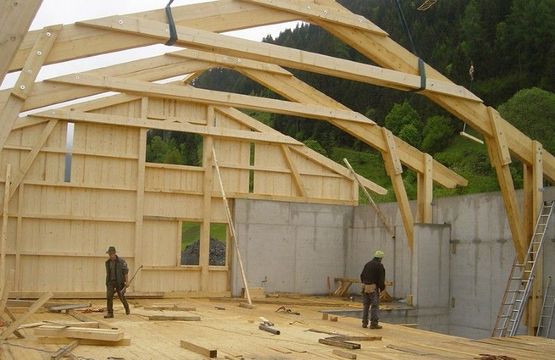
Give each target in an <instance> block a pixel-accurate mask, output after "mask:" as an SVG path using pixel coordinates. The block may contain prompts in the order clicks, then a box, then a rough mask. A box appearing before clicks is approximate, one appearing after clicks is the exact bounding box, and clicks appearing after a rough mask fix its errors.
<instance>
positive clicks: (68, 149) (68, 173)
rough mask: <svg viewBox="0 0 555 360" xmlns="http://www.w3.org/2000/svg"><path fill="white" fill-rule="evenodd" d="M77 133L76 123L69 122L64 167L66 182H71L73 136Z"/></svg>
mask: <svg viewBox="0 0 555 360" xmlns="http://www.w3.org/2000/svg"><path fill="white" fill-rule="evenodd" d="M74 134H75V124H74V123H72V122H68V123H67V130H66V156H65V169H64V182H71V160H72V155H73V136H74Z"/></svg>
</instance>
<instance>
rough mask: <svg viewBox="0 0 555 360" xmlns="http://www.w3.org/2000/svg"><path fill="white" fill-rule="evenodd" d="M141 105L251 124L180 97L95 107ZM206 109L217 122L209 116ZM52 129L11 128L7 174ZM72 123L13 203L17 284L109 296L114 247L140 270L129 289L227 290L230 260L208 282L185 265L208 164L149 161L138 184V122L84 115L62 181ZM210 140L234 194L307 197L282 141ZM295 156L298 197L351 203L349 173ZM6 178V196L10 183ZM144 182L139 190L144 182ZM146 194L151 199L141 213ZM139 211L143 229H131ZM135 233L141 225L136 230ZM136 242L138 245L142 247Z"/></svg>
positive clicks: (217, 200)
mask: <svg viewBox="0 0 555 360" xmlns="http://www.w3.org/2000/svg"><path fill="white" fill-rule="evenodd" d="M145 104H148V105H147V106H148V110H147V114H146V117H148V118H150V119H154V120H159V121H168V120H171V121H183V122H191V123H194V124H197V125H205V126H218V127H227V128H232V129H236V130H249V129H248V127H247V126H245V125H244V124H242V123H241V122H240V121H237V120H235V119H232V118H230V117H228V116H227V115H223V114H221V113H219V112H210V111H207V108H206V106H205V105H199V104H194V103H186V102H180V101H175V100H165V99H154V98H151V99H146V101H144V102H143V105H141V100H138V101H133V102H129V103H125V104H119V105H114V106H111V107H108V108H103V109H100V110H96V111H95V112H97V113H102V114H112V115H127V116H131V117H136V118H139V117H141V111H144V106H145ZM142 107H143V110H141V109H142ZM206 114H213V116H214V118H213V119H206V116H207V115H206ZM143 117H144V116H143ZM169 118H171V119H169ZM45 126H46V123H39V124H36V125H32V126H28V127H24V128H20V129H17V130H14V131H12V133H11V134H10V136H9V138H8V140H7V143H6V146H5V148H4V149H3V150H2V153H1V156H0V171H1V172H2V173H5V169H6V166H7V164H8V163H10V164H11V165H12V169H13V170H12V171H14V170H15V172H16V171H17V169H18V168H19V166H20V165H21V163H22V162H23V159H24V157H25V155H26V154H27V153H28V152H29V151H30V150H31V149H32V148H33V146H34V145H35V143H36V141H37V139H38V138H39V136H40V135H41V133H42V131H43V129H44V128H45ZM67 126H68V125H67V122H64V121H59V122H58V123H57V124H56V126H55V128H54V130H53V131H52V133H51V135H50V136H49V138H48V140H47V141H46V144H45V146H44V147H43V148H42V149H41V151H40V152H39V154H38V156H37V158H36V159H35V161H34V162H33V164H32V166H31V168H30V169H29V171H28V172H27V174H26V176H25V177H24V180H23V182H22V185H21V186H20V189H18V190H17V191H16V192H15V194H14V196H13V197H12V199H11V201H10V204H9V212H8V214H9V222H8V241H7V256H6V259H7V265H6V266H7V268H8V269H9V268H15V269H16V275H15V287H14V289H11V290H13V291H17V292H39V291H54V292H87V293H91V292H103V291H104V289H105V287H104V265H103V263H104V261H105V260H106V258H107V256H106V254H105V251H106V249H107V248H108V246H110V245H114V246H115V247H116V248H117V249H118V253H119V254H120V255H121V256H123V257H124V258H125V259H126V260H127V262H128V263H129V266H130V268H131V271H133V270H134V269H135V268H137V267H138V266H139V265H143V266H144V268H143V271H142V272H141V274H140V276H139V277H138V278H139V279H138V281H136V282H135V284H134V287H133V289H132V290H133V291H144V292H152V291H162V292H173V291H178V292H188V291H204V292H212V293H221V292H226V291H228V290H229V276H230V275H229V273H228V267H227V266H221V267H218V266H209V267H208V269H209V272H208V278H209V281H208V288H205V289H202V288H201V284H202V281H201V276H202V272H201V266H195V265H188V266H181V265H180V246H181V224H182V222H183V221H193V222H202V216H203V215H202V214H203V210H202V209H203V206H204V205H203V183H204V171H203V168H202V167H200V166H199V167H197V166H184V165H170V164H155V163H146V164H145V165H144V181H140V180H141V179H139V178H138V176H139V175H138V174H141V173H142V172H141V171H140V169H139V166H142V165H141V161H140V156H139V149H141V148H144V146H141V145H140V141H141V140H140V139H141V137H140V132H141V130H140V129H139V128H136V127H124V126H109V125H101V124H94V123H81V122H78V123H76V124H75V127H74V142H73V151H72V169H71V181H70V182H64V172H65V161H64V158H65V155H66V133H67ZM214 147H215V149H216V153H217V154H218V161H219V162H220V165H221V171H222V178H223V181H224V187H225V191H226V193H227V194H228V196H229V194H233V196H234V197H237V196H245V197H248V196H253V195H254V196H269V197H275V198H279V199H286V200H287V199H289V200H292V201H300V200H299V194H298V188H297V187H296V185H295V180H294V178H293V174H292V171H291V169H290V168H289V165H288V163H287V161H286V159H285V157H284V154H283V150H282V148H281V147H280V145H279V144H261V143H257V144H255V145H254V148H253V145H252V144H251V143H249V142H239V141H236V140H231V139H226V138H221V137H215V138H214ZM253 149H254V154H255V157H254V165H251V155H252V151H253ZM291 159H292V161H293V162H294V163H295V165H296V168H297V169H298V171H299V173H300V176H301V178H302V181H303V184H304V186H305V187H306V193H307V197H308V198H304V199H303V201H309V202H310V201H311V200H314V201H318V202H326V201H329V202H330V203H338V202H344V203H349V204H352V203H354V202H356V200H357V199H355V198H354V196H356V191H353V186H354V184H353V182H352V181H351V180H349V179H347V178H344V177H342V176H340V175H338V174H337V173H335V172H333V171H332V170H330V169H328V168H327V167H325V166H322V165H320V164H318V163H316V162H315V161H314V160H311V159H308V158H306V157H304V156H302V155H300V154H298V153H296V152H291ZM0 179H1V181H2V182H1V184H0V199H1V200H2V201H3V199H2V196H3V195H1V194H3V186H4V179H3V178H2V177H0ZM250 181H254V189H252V188H250V187H249V182H250ZM143 183H144V189H139V188H138V187H139V186H140V185H138V184H143ZM142 190H144V206H143V208H142V209H137V203H140V202H139V200H138V199H139V197H140V196H143V191H142ZM141 213H142V220H143V223H142V227H140V226H136V223H137V222H138V221H139V220H138V219H137V216H139V219H140V215H137V214H141ZM210 216H211V218H210V221H211V222H216V223H225V222H226V216H225V209H224V205H223V201H222V199H221V194H220V191H219V188H218V185H217V182H213V188H212V203H211V211H210ZM137 229H142V230H140V231H142V233H141V234H136V232H137V231H139V230H137ZM138 241H142V243H141V245H140V246H135V243H136V242H138ZM229 246H230V244H229V241H228V249H229ZM136 251H140V253H136ZM229 254H230V252H229V251H228V257H229ZM135 259H140V262H141V264H138V263H135ZM229 261H230V259H229V258H228V259H227V261H226V263H227V264H228V263H229Z"/></svg>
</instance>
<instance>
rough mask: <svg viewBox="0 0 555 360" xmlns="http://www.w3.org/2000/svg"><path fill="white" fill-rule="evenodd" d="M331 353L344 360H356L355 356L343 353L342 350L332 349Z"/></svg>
mask: <svg viewBox="0 0 555 360" xmlns="http://www.w3.org/2000/svg"><path fill="white" fill-rule="evenodd" d="M332 353H333V354H334V355H337V356H339V357H342V358H345V359H356V358H357V356H356V354H351V353H349V352H346V351H343V350H337V349H334V350H333V351H332Z"/></svg>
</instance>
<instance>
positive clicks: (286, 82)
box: [241, 69, 468, 188]
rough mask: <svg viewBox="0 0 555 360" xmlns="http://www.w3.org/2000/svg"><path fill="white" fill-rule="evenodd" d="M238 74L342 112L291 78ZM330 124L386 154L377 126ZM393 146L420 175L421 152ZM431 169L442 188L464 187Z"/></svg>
mask: <svg viewBox="0 0 555 360" xmlns="http://www.w3.org/2000/svg"><path fill="white" fill-rule="evenodd" d="M241 73H243V74H244V75H246V76H248V77H249V78H251V79H253V80H254V81H257V82H259V83H261V84H263V85H265V86H267V87H269V88H270V89H272V90H273V91H275V92H277V93H278V94H280V95H282V96H283V97H285V98H287V99H289V100H292V101H298V102H301V103H307V104H314V105H316V104H319V105H324V106H328V107H337V108H341V109H345V106H344V105H342V104H340V103H338V102H337V101H335V100H333V99H332V98H330V97H328V96H327V95H325V94H323V93H321V92H319V91H317V90H316V89H313V88H312V87H310V86H308V85H307V84H305V83H303V82H302V81H300V80H299V79H297V78H295V77H290V76H287V77H286V76H277V75H275V74H273V75H268V74H266V73H264V72H262V71H254V70H245V69H242V70H241ZM330 123H331V124H333V125H334V126H336V127H338V128H339V129H341V130H343V131H345V132H347V133H349V134H351V135H353V136H354V137H356V138H358V139H360V140H362V141H364V142H365V143H366V144H368V145H370V146H372V147H373V148H375V149H377V150H379V151H380V152H383V151H387V148H386V143H385V141H384V138H383V134H382V131H381V127H380V126H378V125H374V126H367V125H364V124H355V123H348V122H345V121H339V120H331V121H330ZM395 143H396V145H397V148H398V154H399V159H400V160H401V161H402V162H403V164H405V165H406V166H407V167H409V168H410V169H412V170H414V171H416V172H418V173H422V172H423V171H424V168H423V167H422V166H423V163H422V160H421V159H422V152H420V151H419V150H418V149H416V148H414V147H413V146H411V145H409V144H407V143H406V142H404V141H403V140H401V139H399V138H396V139H395ZM433 168H434V171H433V174H432V176H433V179H434V181H436V182H438V183H439V184H441V185H442V186H445V187H447V188H454V187H456V186H458V185H459V186H466V185H467V183H468V182H467V180H466V179H464V178H463V177H462V176H460V175H458V174H456V173H455V172H453V171H452V170H450V169H448V168H447V167H446V166H444V165H443V164H441V163H440V162H437V161H435V160H434V164H433Z"/></svg>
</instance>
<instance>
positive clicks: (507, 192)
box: [486, 108, 528, 263]
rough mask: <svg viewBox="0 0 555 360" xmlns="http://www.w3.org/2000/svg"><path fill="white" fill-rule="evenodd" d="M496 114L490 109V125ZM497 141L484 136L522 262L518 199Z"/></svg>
mask: <svg viewBox="0 0 555 360" xmlns="http://www.w3.org/2000/svg"><path fill="white" fill-rule="evenodd" d="M490 109H491V108H490ZM497 116H498V114H497V112H496V111H495V110H494V109H491V110H490V117H491V119H492V120H491V122H492V125H491V126H492V127H493V126H496V123H497V122H496V117H497ZM499 141H500V140H499V138H498V137H497V136H494V137H486V144H487V146H488V147H489V151H490V155H491V160H492V164H493V166H494V167H495V171H496V173H497V181H498V182H499V187H500V189H501V194H502V195H503V202H504V205H505V211H506V212H507V220H508V222H509V227H510V228H511V234H512V236H513V244H514V246H515V252H516V255H517V258H518V260H519V262H520V263H522V262H523V261H524V256H525V254H526V251H527V249H528V247H527V241H526V240H525V239H524V232H523V228H522V221H521V217H520V211H519V210H518V201H517V199H516V192H515V189H514V184H513V177H512V175H511V170H510V168H509V164H508V163H506V162H507V159H503V158H502V154H501V153H500V152H501V151H502V149H503V145H502V144H500V143H499ZM501 141H502V138H501ZM509 161H510V159H509Z"/></svg>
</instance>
